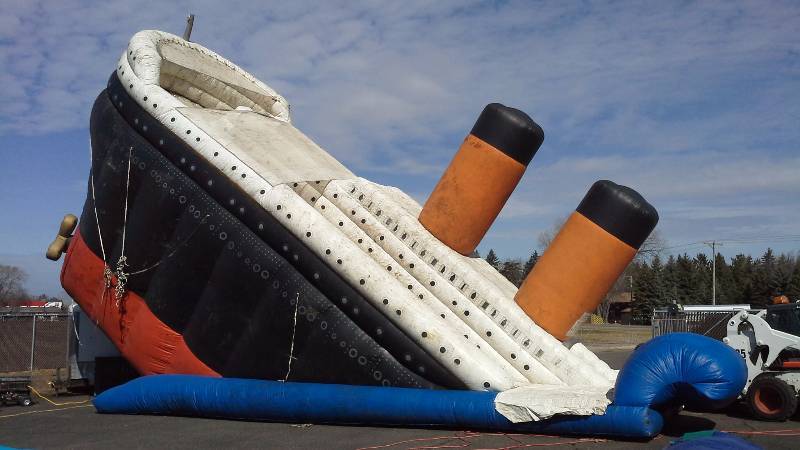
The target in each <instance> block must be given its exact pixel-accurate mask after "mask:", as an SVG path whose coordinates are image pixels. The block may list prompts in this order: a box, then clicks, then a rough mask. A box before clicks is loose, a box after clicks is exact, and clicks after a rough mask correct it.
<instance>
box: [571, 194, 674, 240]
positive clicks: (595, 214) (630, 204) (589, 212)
mask: <svg viewBox="0 0 800 450" xmlns="http://www.w3.org/2000/svg"><path fill="white" fill-rule="evenodd" d="M576 211H578V212H579V213H581V214H583V216H584V217H586V218H587V219H589V220H591V221H592V222H594V223H596V224H597V225H598V226H600V228H602V229H604V230H606V231H608V232H609V233H611V234H612V235H614V236H616V237H617V238H618V239H619V240H621V241H622V242H624V243H626V244H628V245H630V246H631V247H633V248H635V249H638V248H639V247H640V246H641V245H642V243H643V242H644V241H645V239H647V236H650V232H652V231H653V228H655V227H656V224H657V223H658V212H657V211H656V209H655V208H654V207H653V205H651V204H650V203H647V200H645V199H644V197H642V196H641V194H639V193H638V192H636V191H634V190H633V189H631V188H629V187H628V186H622V185H620V184H617V183H614V182H613V181H608V180H600V181H597V182H595V183H594V184H593V185H592V187H591V188H590V189H589V192H587V193H586V196H585V197H583V200H581V203H580V205H578V208H577V209H576Z"/></svg>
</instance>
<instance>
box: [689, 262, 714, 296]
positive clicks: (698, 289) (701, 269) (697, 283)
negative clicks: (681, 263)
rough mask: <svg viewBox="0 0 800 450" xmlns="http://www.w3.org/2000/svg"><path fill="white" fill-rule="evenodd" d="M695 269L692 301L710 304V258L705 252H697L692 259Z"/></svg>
mask: <svg viewBox="0 0 800 450" xmlns="http://www.w3.org/2000/svg"><path fill="white" fill-rule="evenodd" d="M692 262H693V263H694V265H695V267H696V270H695V273H694V289H695V291H694V301H693V303H696V304H700V305H710V304H711V260H709V259H708V256H706V254H705V253H698V254H697V256H695V257H694V260H692Z"/></svg>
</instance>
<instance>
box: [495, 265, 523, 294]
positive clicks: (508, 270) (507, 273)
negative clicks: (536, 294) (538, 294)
mask: <svg viewBox="0 0 800 450" xmlns="http://www.w3.org/2000/svg"><path fill="white" fill-rule="evenodd" d="M500 274H501V275H503V276H504V277H506V279H507V280H508V281H510V282H511V283H513V284H514V286H517V287H519V285H520V284H522V279H523V278H522V262H521V261H520V260H518V259H508V260H506V261H504V262H503V264H502V266H501V267H500Z"/></svg>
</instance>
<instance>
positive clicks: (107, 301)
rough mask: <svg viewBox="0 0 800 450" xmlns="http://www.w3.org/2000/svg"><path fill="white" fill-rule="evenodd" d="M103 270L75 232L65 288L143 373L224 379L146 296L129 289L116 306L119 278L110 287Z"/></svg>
mask: <svg viewBox="0 0 800 450" xmlns="http://www.w3.org/2000/svg"><path fill="white" fill-rule="evenodd" d="M103 269H104V264H103V260H102V259H101V258H100V257H98V256H97V255H95V254H94V253H93V252H92V251H91V250H90V249H89V247H88V246H87V245H86V243H85V242H84V240H83V238H82V237H81V235H80V233H79V232H76V233H75V236H74V237H73V238H72V240H71V241H70V244H69V249H68V251H67V255H66V258H65V259H64V266H63V267H62V269H61V285H62V286H64V289H65V290H66V291H67V293H68V294H69V295H70V296H71V297H72V298H73V299H75V301H76V302H78V304H79V305H80V306H81V308H82V309H83V311H84V312H85V313H86V314H87V315H88V316H89V317H90V318H91V319H92V320H93V321H94V322H95V323H96V324H97V325H98V326H99V327H100V328H101V329H102V330H103V331H104V332H105V334H106V335H107V336H108V338H109V339H111V341H112V342H113V343H114V344H115V345H116V346H117V348H118V349H119V350H120V352H121V353H122V355H123V356H124V357H125V359H127V360H128V361H129V362H130V363H131V364H133V366H134V367H135V368H136V370H138V371H139V373H141V374H142V375H151V374H161V373H182V374H196V375H208V376H217V377H218V376H220V375H219V374H218V373H217V372H215V371H214V370H212V369H211V368H209V367H208V366H207V365H205V364H204V363H203V362H202V361H200V360H199V359H198V358H197V356H195V355H194V353H192V351H191V350H190V349H189V347H188V346H187V345H186V342H185V341H184V339H183V336H181V334H180V333H177V332H176V331H175V330H173V329H171V328H170V327H168V326H167V325H165V324H164V322H162V321H160V320H159V319H158V318H157V317H156V316H155V315H154V314H153V312H152V311H150V308H148V306H147V304H146V303H145V301H144V299H143V298H142V297H140V296H139V295H137V294H136V293H134V292H130V291H127V292H125V295H124V296H123V298H122V299H121V300H120V302H119V306H118V305H117V300H116V298H115V296H114V286H115V285H116V281H117V280H116V278H113V282H112V287H106V286H105V281H104V279H103Z"/></svg>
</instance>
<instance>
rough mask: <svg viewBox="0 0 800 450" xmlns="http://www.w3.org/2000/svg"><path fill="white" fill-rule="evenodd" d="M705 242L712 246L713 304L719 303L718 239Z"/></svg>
mask: <svg viewBox="0 0 800 450" xmlns="http://www.w3.org/2000/svg"><path fill="white" fill-rule="evenodd" d="M703 243H704V244H706V245H708V246H709V247H711V304H712V305H716V304H717V245H720V246H721V245H722V243H717V241H706V242H703Z"/></svg>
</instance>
